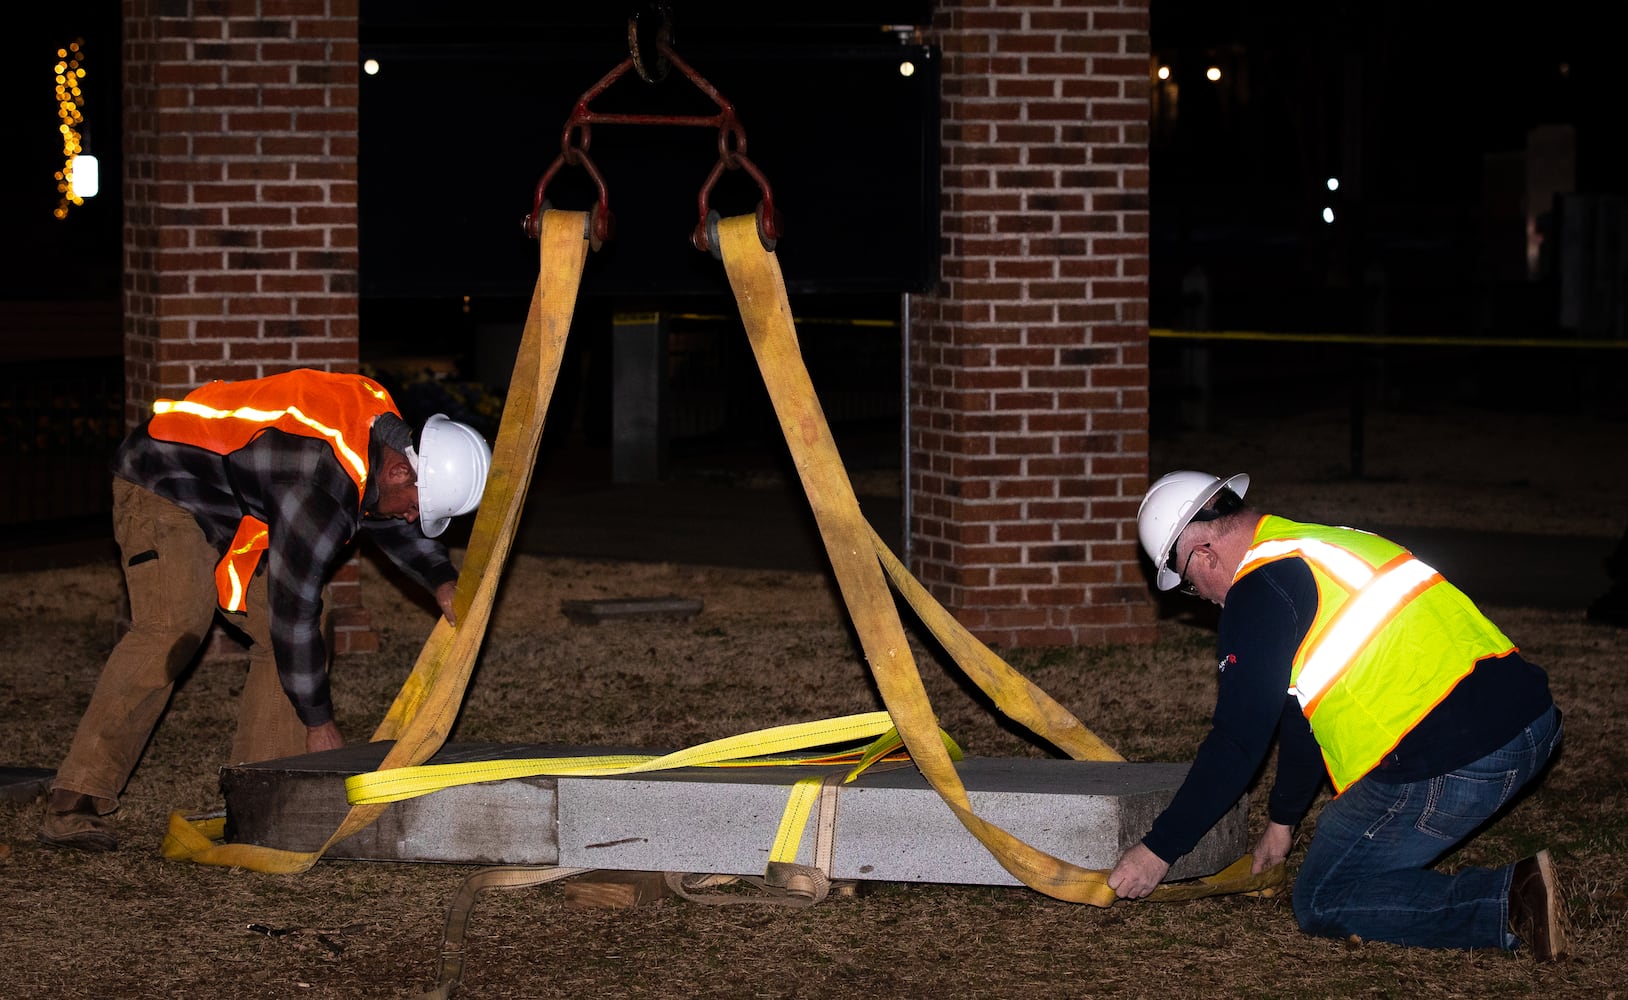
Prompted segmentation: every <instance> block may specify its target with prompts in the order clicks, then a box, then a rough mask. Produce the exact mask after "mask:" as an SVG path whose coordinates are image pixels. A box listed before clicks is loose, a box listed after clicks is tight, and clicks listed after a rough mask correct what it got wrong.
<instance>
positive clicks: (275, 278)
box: [122, 0, 360, 422]
mask: <svg viewBox="0 0 1628 1000" xmlns="http://www.w3.org/2000/svg"><path fill="white" fill-rule="evenodd" d="M123 2H124V28H125V40H124V74H125V96H124V103H125V119H124V144H125V157H124V165H123V171H122V178H123V183H124V198H125V206H126V208H125V212H126V215H125V239H124V242H125V296H124V298H125V302H124V307H125V308H124V312H125V371H126V393H125V398H126V400H127V403H126V405H127V406H128V407H129V408H130V412H129V414H128V415H129V418H130V420H131V421H132V422H134V421H137V420H139V419H141V418H142V417H143V416H144V415H145V413H146V412H147V409H148V407H149V405H150V404H151V402H152V400H153V399H154V398H156V397H158V396H161V395H169V394H174V393H182V392H185V391H186V390H187V389H190V388H192V387H194V386H196V385H198V384H199V383H202V382H206V381H208V380H210V379H212V378H229V379H236V378H253V377H256V376H259V375H267V374H271V373H273V372H276V371H282V370H286V369H289V368H295V367H311V368H341V369H342V368H346V367H351V366H354V365H355V364H356V360H357V350H356V336H357V319H356V316H357V291H358V287H359V286H358V277H357V241H356V145H357V144H356V129H357V78H358V74H359V72H360V71H359V68H358V65H357V62H358V42H357V31H358V13H357V2H358V0H210V2H207V3H206V2H202V0H198V2H190V3H189V2H181V0H123Z"/></svg>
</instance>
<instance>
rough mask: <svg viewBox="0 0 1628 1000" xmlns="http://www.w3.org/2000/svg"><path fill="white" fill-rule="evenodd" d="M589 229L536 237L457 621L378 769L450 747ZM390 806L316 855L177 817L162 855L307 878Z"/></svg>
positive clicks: (557, 226)
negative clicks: (526, 304) (235, 840)
mask: <svg viewBox="0 0 1628 1000" xmlns="http://www.w3.org/2000/svg"><path fill="white" fill-rule="evenodd" d="M586 225H587V216H586V215H585V214H584V213H582V212H556V211H550V212H547V213H545V215H544V218H543V223H542V232H541V233H540V235H539V237H538V244H539V254H540V257H541V266H540V271H539V273H538V277H537V286H536V290H535V291H534V292H533V294H532V299H531V309H530V311H529V313H528V314H527V316H526V327H525V333H524V335H523V336H522V338H521V343H520V350H519V353H518V355H517V356H516V358H515V364H514V375H513V376H512V380H511V382H510V384H509V394H508V399H507V401H506V402H505V403H504V406H503V418H502V422H501V423H500V424H499V426H498V433H497V441H496V443H495V444H494V446H493V448H492V465H491V471H490V473H489V474H488V477H487V480H486V493H485V497H484V499H483V501H482V503H481V505H480V509H479V510H478V511H477V513H476V515H475V525H474V529H473V531H472V532H471V535H470V539H469V547H468V550H467V552H466V554H465V558H464V564H463V568H462V570H461V571H460V573H459V575H458V589H457V594H456V596H455V598H454V599H453V608H454V610H455V612H456V613H457V616H458V624H457V626H456V627H454V626H452V625H449V624H447V621H446V619H444V618H443V619H441V620H439V621H437V622H436V624H435V629H434V631H432V632H431V633H430V637H429V640H428V641H427V642H426V643H425V644H424V649H423V651H422V652H421V653H420V654H419V657H418V662H417V663H416V664H415V665H414V666H413V670H412V673H411V674H410V675H409V676H408V678H407V680H406V682H405V683H404V684H403V685H402V688H401V691H400V692H399V693H398V694H397V695H396V700H395V703H394V704H392V705H391V706H390V710H389V712H387V713H386V715H385V718H384V721H383V722H381V723H380V724H379V727H378V729H377V730H376V731H375V732H374V733H373V740H374V741H375V742H376V741H380V740H395V741H396V743H395V746H393V747H392V748H391V749H390V752H389V753H388V754H387V755H386V756H385V758H384V762H383V763H382V764H380V765H379V766H380V769H381V770H383V769H389V768H397V767H404V766H408V765H413V764H422V763H423V762H424V761H426V760H428V759H429V758H430V757H431V756H433V755H434V754H435V752H436V751H437V750H439V749H440V748H441V744H442V743H443V742H445V740H446V737H447V732H448V731H449V730H450V728H451V726H452V722H453V720H454V719H455V718H456V717H457V714H458V708H459V706H460V705H462V703H463V698H464V690H465V688H466V687H467V686H468V683H469V675H470V672H471V671H472V670H473V669H474V665H475V658H476V656H477V655H478V654H479V653H480V645H481V640H482V638H484V636H485V634H486V626H487V623H488V621H489V620H490V618H491V614H492V604H493V601H494V600H495V598H496V596H497V589H498V583H499V580H500V578H501V577H502V573H503V566H504V563H505V562H506V561H507V559H508V556H509V546H510V543H511V542H512V540H513V539H514V532H515V528H516V527H517V526H518V525H519V523H520V514H521V511H522V509H523V508H524V506H525V503H526V499H527V492H528V488H529V486H530V484H531V474H532V470H533V468H534V467H535V464H536V460H537V448H538V445H539V444H540V443H541V441H542V434H543V418H544V416H545V415H546V413H547V410H548V401H549V398H550V397H551V396H552V395H553V393H554V383H555V381H556V380H557V379H558V377H559V371H560V360H561V358H562V357H563V356H564V353H565V338H566V334H567V332H568V331H569V330H570V328H571V314H572V312H573V311H574V310H575V308H576V301H577V288H578V286H579V285H580V283H581V280H582V269H583V265H584V264H585V263H586V261H587V256H588V241H587V238H586V235H585V234H586ZM385 808H386V806H385V805H384V804H378V805H363V806H354V807H352V808H351V810H350V812H349V813H348V814H347V815H346V817H345V819H344V820H343V821H342V822H341V824H340V826H339V829H337V830H335V831H334V833H333V835H332V836H331V837H329V838H328V840H327V843H325V844H323V846H322V847H320V848H318V849H317V850H315V851H282V850H277V849H275V848H270V847H260V846H256V845H253V844H219V843H216V842H215V839H216V838H218V837H219V836H220V827H219V824H218V823H217V824H208V823H194V822H192V821H189V820H188V819H187V818H186V817H185V816H182V815H181V814H179V813H176V814H173V815H171V817H170V823H169V833H168V835H167V836H166V837H165V838H164V846H163V852H164V856H165V857H167V858H172V859H190V860H192V861H197V862H200V863H202V864H210V865H228V866H235V867H242V868H249V869H252V870H254V871H264V872H300V871H305V870H306V869H308V868H310V867H311V866H312V865H313V864H315V863H316V862H317V859H319V858H320V857H322V855H323V853H324V852H326V851H327V849H328V848H329V847H330V846H331V845H333V844H335V843H337V842H338V841H340V840H343V839H344V838H346V837H349V836H350V835H352V834H354V833H356V832H357V831H359V830H362V829H365V828H366V827H367V826H368V824H370V823H372V822H373V821H374V820H375V819H377V818H378V817H379V814H380V813H381V812H383V810H384V809H385Z"/></svg>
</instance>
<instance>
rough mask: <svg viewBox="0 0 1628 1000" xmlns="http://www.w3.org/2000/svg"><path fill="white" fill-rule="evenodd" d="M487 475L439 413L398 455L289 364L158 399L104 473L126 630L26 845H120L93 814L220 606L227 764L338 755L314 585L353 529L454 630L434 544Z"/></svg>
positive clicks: (355, 412)
mask: <svg viewBox="0 0 1628 1000" xmlns="http://www.w3.org/2000/svg"><path fill="white" fill-rule="evenodd" d="M490 463H491V450H490V449H489V448H488V446H487V444H486V442H485V441H484V440H483V439H482V438H481V436H480V435H479V434H478V433H477V432H476V431H475V430H474V429H473V428H471V427H469V426H467V425H465V424H460V423H457V422H455V421H452V420H449V419H447V418H446V417H445V416H442V415H436V416H434V417H431V418H430V419H429V421H427V422H426V424H425V426H424V428H423V429H422V431H421V432H420V434H419V439H418V441H417V442H416V444H415V442H414V440H413V431H412V428H411V427H409V426H408V424H407V423H406V422H405V421H404V420H402V417H401V413H400V411H399V410H397V408H396V405H395V403H394V402H393V401H392V400H391V398H390V395H389V393H387V392H386V391H385V390H384V389H383V388H382V387H381V386H379V385H378V384H377V383H376V382H374V381H372V380H371V379H368V378H364V377H363V376H360V375H353V374H341V373H331V372H321V371H312V370H305V369H302V370H297V371H291V372H284V373H282V374H278V375H272V376H269V377H266V378H260V379H250V380H246V381H238V382H211V383H209V384H208V385H205V386H202V387H201V388H199V389H196V390H194V391H193V392H191V393H189V394H188V395H187V396H186V398H184V399H178V400H177V399H161V400H158V401H157V402H156V403H155V404H154V405H153V415H152V417H151V418H150V419H149V420H148V421H147V423H146V424H145V425H143V426H142V427H140V428H137V429H136V430H135V431H134V432H132V433H131V434H130V435H129V436H128V437H127V438H126V439H125V440H124V442H123V443H122V444H121V445H120V447H119V450H118V452H117V454H116V455H115V457H114V460H113V473H114V478H113V528H114V537H115V540H116V541H117V542H118V545H119V551H120V553H121V556H122V560H121V562H122V565H123V569H124V577H125V583H126V586H127V589H128V592H129V596H130V629H129V631H128V632H127V633H126V634H125V635H124V637H123V638H122V639H120V641H119V643H118V645H117V646H115V647H114V650H113V653H112V654H111V656H110V657H109V658H108V661H107V664H106V665H105V666H104V667H103V669H102V673H101V676H100V678H99V679H98V680H97V683H96V688H95V691H94V692H93V693H92V695H91V700H90V705H89V707H88V708H87V709H86V710H85V714H84V716H83V717H82V718H81V720H80V723H79V727H78V729H77V731H76V733H75V735H74V739H73V743H72V746H71V747H70V748H69V750H68V754H67V757H66V758H65V759H64V760H63V763H62V765H61V767H59V768H58V769H57V773H56V777H55V778H54V780H53V783H52V790H51V793H50V798H49V800H48V802H47V803H46V811H45V820H44V823H43V824H42V826H41V828H40V834H39V836H40V840H42V841H43V842H45V843H47V844H51V845H54V846H60V847H72V848H79V849H83V850H100V851H110V850H113V849H115V848H116V847H117V846H118V838H117V836H116V834H115V832H114V826H113V822H112V819H111V817H110V815H109V814H111V813H112V812H113V811H114V810H115V809H116V808H117V807H118V803H119V795H120V794H121V793H122V791H123V789H124V786H125V783H126V782H127V781H128V780H129V778H130V775H131V773H132V772H133V771H134V770H135V767H136V762H137V760H138V759H139V758H140V756H141V751H142V748H143V747H144V746H145V745H146V743H147V740H148V737H149V736H151V735H152V731H153V728H154V727H155V726H156V725H157V723H158V718H159V715H160V713H161V712H162V711H163V709H164V706H165V705H166V704H167V703H168V701H169V697H170V692H171V690H172V688H173V686H174V683H175V680H176V678H177V677H178V676H179V675H180V674H181V672H182V671H183V670H184V669H185V668H186V667H187V665H188V664H189V663H190V662H191V661H192V659H193V658H194V656H195V655H196V653H197V651H198V648H199V646H200V645H201V644H202V642H203V639H204V637H205V635H206V633H207V632H208V630H209V627H210V624H211V622H212V621H213V620H214V618H215V615H216V613H217V611H219V612H220V613H222V614H223V615H224V617H225V620H226V621H228V622H229V623H231V624H232V625H234V626H236V627H237V628H238V629H239V630H241V631H242V632H243V633H244V634H245V635H246V636H247V637H248V639H249V640H250V648H249V656H250V659H249V672H248V676H247V679H246V681H245V683H244V688H243V695H242V700H241V702H240V705H239V709H238V726H237V733H236V736H235V738H234V740H233V745H232V761H233V762H245V761H255V760H269V759H274V758H277V757H286V756H290V755H293V754H300V753H307V752H315V751H319V750H329V749H334V748H336V747H339V746H341V745H342V744H343V740H342V738H341V736H340V733H339V728H338V726H337V725H336V724H335V722H334V715H333V704H332V701H331V699H330V696H329V690H328V650H327V644H326V642H325V640H324V637H323V635H322V629H321V625H320V622H321V614H322V590H323V587H324V586H325V584H326V582H327V579H328V577H329V575H330V574H331V573H332V571H333V570H334V569H335V568H337V566H338V565H339V564H340V563H341V562H342V561H343V560H344V559H345V558H346V557H347V555H348V552H349V551H350V545H351V542H352V540H353V539H354V538H355V537H356V536H357V535H358V534H365V535H366V536H367V537H370V538H371V539H372V540H373V541H374V542H375V543H376V544H377V545H378V546H379V548H380V549H381V550H382V551H383V552H384V553H385V554H386V555H387V556H389V557H390V559H391V561H392V562H394V563H395V564H396V565H397V566H398V567H400V568H401V569H402V570H403V572H405V573H406V574H407V575H408V576H409V577H411V578H412V579H414V580H415V581H416V582H417V583H418V584H419V585H420V586H422V587H424V589H425V590H427V591H428V592H429V593H431V594H433V595H434V596H435V600H436V603H437V604H439V605H440V607H441V610H442V613H443V614H444V615H445V616H446V617H447V619H448V620H449V621H450V620H452V617H453V611H452V599H453V592H454V590H455V584H456V581H457V577H458V573H457V570H456V569H454V568H453V565H452V562H451V560H450V559H449V558H448V557H447V550H446V547H445V546H443V545H442V544H441V543H440V542H439V541H438V540H437V539H436V536H438V535H440V534H441V533H442V532H443V531H444V530H446V527H447V523H448V522H449V521H450V519H451V518H453V517H456V516H458V515H460V514H465V513H468V512H469V511H471V510H473V509H475V507H476V505H477V504H479V502H480V498H481V494H482V492H483V491H484V488H485V485H486V474H487V470H488V468H489V466H490Z"/></svg>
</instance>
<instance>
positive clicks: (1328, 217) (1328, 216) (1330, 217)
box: [1323, 208, 1334, 222]
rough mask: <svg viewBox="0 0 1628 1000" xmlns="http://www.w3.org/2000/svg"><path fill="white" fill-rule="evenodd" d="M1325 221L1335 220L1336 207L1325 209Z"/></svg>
mask: <svg viewBox="0 0 1628 1000" xmlns="http://www.w3.org/2000/svg"><path fill="white" fill-rule="evenodd" d="M1323 221H1324V222H1333V221H1334V209H1332V208H1325V209H1323Z"/></svg>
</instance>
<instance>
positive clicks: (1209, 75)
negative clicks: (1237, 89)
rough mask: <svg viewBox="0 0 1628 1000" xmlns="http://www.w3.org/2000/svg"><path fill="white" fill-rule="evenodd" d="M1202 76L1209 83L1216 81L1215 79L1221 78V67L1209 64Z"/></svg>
mask: <svg viewBox="0 0 1628 1000" xmlns="http://www.w3.org/2000/svg"><path fill="white" fill-rule="evenodd" d="M1204 77H1205V79H1207V80H1209V81H1210V82H1211V83H1214V82H1216V81H1217V80H1219V79H1221V67H1219V66H1211V67H1210V68H1209V69H1207V70H1205V71H1204Z"/></svg>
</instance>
